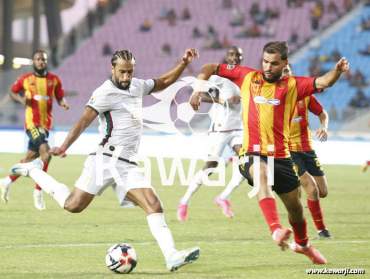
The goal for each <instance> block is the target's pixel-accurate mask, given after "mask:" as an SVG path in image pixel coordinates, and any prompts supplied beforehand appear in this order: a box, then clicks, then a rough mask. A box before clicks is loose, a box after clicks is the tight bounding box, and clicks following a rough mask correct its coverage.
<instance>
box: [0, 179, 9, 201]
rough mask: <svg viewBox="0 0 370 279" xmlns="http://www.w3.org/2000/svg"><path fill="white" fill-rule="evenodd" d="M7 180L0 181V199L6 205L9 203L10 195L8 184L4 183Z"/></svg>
mask: <svg viewBox="0 0 370 279" xmlns="http://www.w3.org/2000/svg"><path fill="white" fill-rule="evenodd" d="M6 179H7V178H2V179H0V190H1V199H2V200H3V201H4V202H5V203H7V202H8V201H9V193H10V184H9V183H6Z"/></svg>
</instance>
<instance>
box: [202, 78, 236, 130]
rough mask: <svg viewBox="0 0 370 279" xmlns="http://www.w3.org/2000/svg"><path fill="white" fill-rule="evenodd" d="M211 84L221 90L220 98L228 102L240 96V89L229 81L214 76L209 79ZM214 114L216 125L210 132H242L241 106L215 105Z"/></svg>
mask: <svg viewBox="0 0 370 279" xmlns="http://www.w3.org/2000/svg"><path fill="white" fill-rule="evenodd" d="M208 81H210V82H211V83H214V84H215V85H216V86H217V87H218V88H219V89H220V96H219V97H220V98H221V99H222V100H227V99H229V98H230V97H232V96H240V89H239V87H238V86H237V85H236V84H234V83H233V82H232V81H230V80H229V79H226V78H223V77H220V76H217V75H212V76H210V78H209V79H208ZM212 110H213V111H212V114H213V115H215V116H216V117H214V118H213V121H214V125H212V127H211V128H210V131H215V132H220V131H232V130H242V129H243V128H242V127H243V126H242V118H241V104H240V103H238V104H229V105H228V106H221V105H214V106H213V108H212Z"/></svg>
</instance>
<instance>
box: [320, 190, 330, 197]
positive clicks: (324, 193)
mask: <svg viewBox="0 0 370 279" xmlns="http://www.w3.org/2000/svg"><path fill="white" fill-rule="evenodd" d="M319 195H320V198H326V197H327V196H328V190H327V189H322V190H320V191H319Z"/></svg>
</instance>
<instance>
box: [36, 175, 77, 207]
mask: <svg viewBox="0 0 370 279" xmlns="http://www.w3.org/2000/svg"><path fill="white" fill-rule="evenodd" d="M29 176H30V177H31V178H32V179H33V180H34V181H35V182H36V183H37V184H38V185H39V186H40V187H41V188H42V190H44V191H45V192H46V193H48V194H49V195H50V196H51V197H52V198H53V199H54V200H56V202H57V203H58V204H59V206H60V207H61V208H64V204H65V202H66V200H67V198H68V196H69V195H70V193H71V192H70V191H69V189H68V187H67V186H66V185H64V184H62V183H59V182H58V181H56V180H55V179H54V178H53V177H51V176H50V175H49V174H47V173H46V172H44V171H43V170H40V169H37V168H35V169H32V170H30V172H29Z"/></svg>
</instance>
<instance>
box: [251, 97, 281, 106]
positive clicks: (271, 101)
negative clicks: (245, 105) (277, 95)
mask: <svg viewBox="0 0 370 279" xmlns="http://www.w3.org/2000/svg"><path fill="white" fill-rule="evenodd" d="M253 101H254V103H256V104H260V105H262V104H267V105H273V106H278V105H280V100H279V99H267V98H265V97H263V96H255V97H254V98H253Z"/></svg>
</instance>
